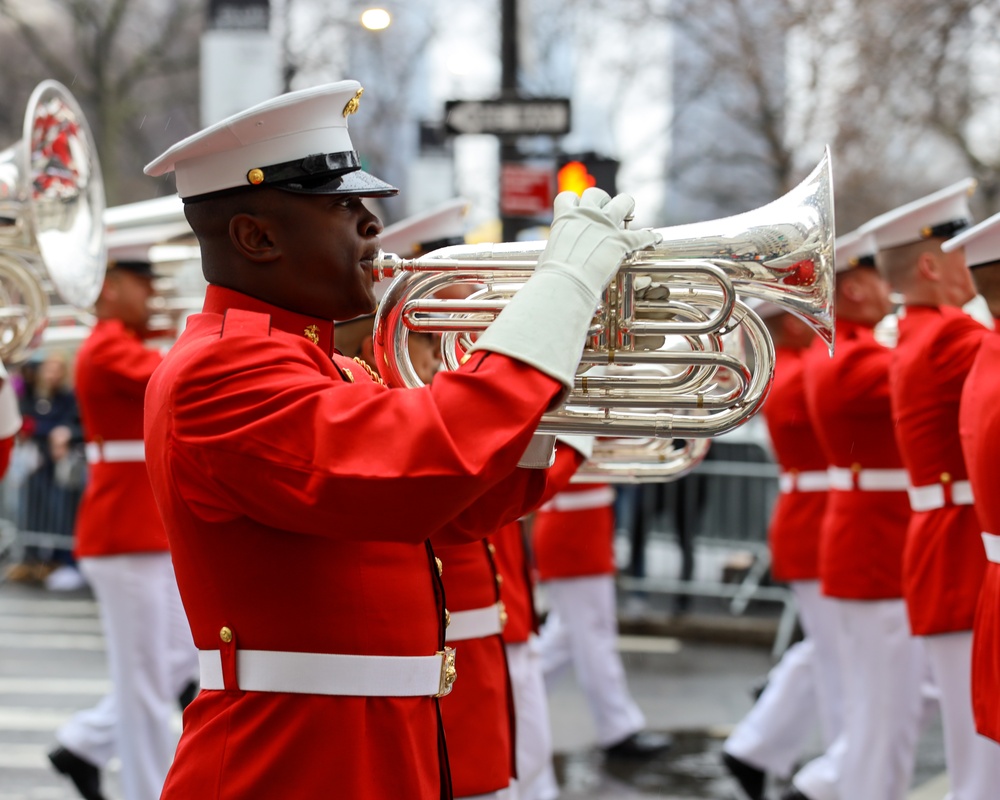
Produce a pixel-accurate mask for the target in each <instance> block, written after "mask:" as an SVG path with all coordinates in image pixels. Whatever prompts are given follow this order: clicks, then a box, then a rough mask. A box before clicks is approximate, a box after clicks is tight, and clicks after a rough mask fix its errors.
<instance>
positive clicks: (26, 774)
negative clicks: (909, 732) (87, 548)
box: [0, 582, 947, 800]
mask: <svg viewBox="0 0 1000 800" xmlns="http://www.w3.org/2000/svg"><path fill="white" fill-rule="evenodd" d="M720 613H721V614H724V612H720ZM732 622H733V625H734V626H735V625H738V624H739V621H738V620H733V621H732ZM623 629H624V628H623ZM713 630H714V632H715V635H714V637H713V638H714V639H715V641H708V640H694V639H687V638H684V639H681V638H673V637H670V636H664V635H659V636H637V635H624V636H622V637H621V639H620V649H621V650H622V655H623V661H624V664H625V667H626V671H627V675H628V681H629V686H630V689H631V691H632V694H633V696H634V697H635V699H636V701H637V702H638V703H639V705H640V706H641V707H642V709H643V711H644V712H645V714H646V717H647V721H648V724H649V727H650V728H651V729H654V730H661V731H668V732H670V733H671V734H672V735H673V736H674V738H675V746H674V748H673V750H672V751H670V752H669V753H668V754H666V755H664V756H662V757H660V758H657V759H654V760H652V761H649V762H643V763H640V764H635V763H625V764H620V763H611V762H607V761H606V760H605V759H604V757H603V754H602V753H601V752H600V751H599V750H598V749H597V748H596V745H595V734H594V727H593V722H592V721H591V719H590V716H589V712H588V710H587V706H586V703H585V702H584V700H583V696H582V694H581V693H580V690H579V688H578V687H577V685H576V683H575V680H574V678H573V676H572V674H571V673H570V674H567V675H566V676H565V677H564V678H563V679H561V680H560V681H558V682H556V683H555V684H554V685H553V686H552V690H551V694H550V713H551V716H552V725H553V737H554V741H555V746H556V750H557V757H556V771H557V775H558V777H559V780H560V784H561V785H562V787H563V793H562V796H561V798H562V800H610V799H611V798H615V799H616V800H640V798H649V797H660V798H667V799H668V800H688V799H689V798H709V799H711V800H742V798H741V796H740V794H739V791H738V789H737V788H736V787H735V784H734V783H733V782H732V781H731V780H730V779H729V778H728V777H727V775H726V774H725V772H724V770H723V769H722V767H721V765H720V760H719V754H720V751H721V746H722V742H723V740H724V738H725V736H726V734H727V733H728V731H729V730H731V728H732V726H733V725H734V724H735V723H736V722H737V721H739V719H740V718H741V717H742V716H743V715H744V714H745V713H746V712H747V710H748V709H749V708H750V705H751V703H752V697H751V689H752V687H753V686H754V685H756V684H757V683H758V682H759V681H760V680H761V679H762V678H763V677H764V676H765V675H766V673H767V670H768V669H769V668H770V666H771V665H772V660H771V657H770V648H769V646H768V645H767V644H761V643H758V644H748V643H746V641H742V643H733V641H728V642H727V641H726V638H727V637H725V636H724V635H721V634H719V630H722V628H720V627H719V626H716V627H715V628H714V629H713ZM734 630H735V629H734ZM731 638H732V639H733V640H734V641H735V640H737V639H740V638H742V639H743V640H745V639H746V637H738V636H735V635H734V636H733V637H731ZM104 659H105V653H104V641H103V637H102V636H101V632H100V625H99V622H98V618H97V609H96V605H95V603H94V601H93V599H92V597H91V596H90V594H89V593H88V592H87V591H86V590H84V591H79V592H72V593H65V594H55V593H50V592H46V591H45V590H44V589H42V588H40V587H33V586H25V585H19V584H10V583H2V582H0V800H74V799H75V798H77V797H78V796H77V795H76V793H75V791H74V790H73V788H72V787H71V786H70V784H69V782H68V781H67V780H66V779H64V778H62V777H61V776H59V775H57V774H55V773H54V772H53V770H52V769H51V767H50V766H49V764H48V761H47V759H46V752H47V751H48V750H49V749H50V748H51V747H52V745H53V744H54V739H53V734H54V731H55V730H56V728H58V727H59V725H60V724H62V722H64V721H65V720H66V719H68V718H69V717H70V715H72V714H73V713H74V712H75V711H77V710H79V709H82V708H87V707H90V706H91V705H93V704H94V703H96V702H97V700H98V699H99V698H100V697H101V696H102V695H103V694H104V693H105V692H106V691H107V690H108V689H109V682H108V678H107V671H106V667H105V660H104ZM174 726H175V730H176V732H177V733H178V735H179V733H180V726H181V718H180V714H179V713H178V714H177V716H176V718H175V720H174ZM816 744H817V743H816V742H814V743H812V744H811V745H810V746H808V747H807V748H806V750H805V752H804V754H803V756H804V757H808V756H809V755H812V754H814V753H815V752H816ZM942 771H943V756H942V755H941V736H940V727H939V725H938V723H937V722H936V721H935V722H934V723H932V724H931V725H930V727H929V728H928V729H927V730H926V731H925V732H924V735H923V738H922V741H921V750H920V754H919V759H918V768H917V772H916V774H915V776H914V787H915V788H914V792H913V793H912V794H911V800H941V798H943V797H944V796H945V794H946V792H947V785H946V782H945V781H944V780H943V778H942V776H941V773H942ZM104 783H105V788H106V793H107V795H108V798H109V800H121V793H120V785H119V782H118V776H117V769H116V765H114V764H112V767H111V769H110V770H108V774H106V775H105V777H104ZM781 786H782V784H781V783H780V782H777V783H774V784H773V785H772V792H773V793H774V796H775V797H777V793H778V792H780V789H781ZM263 800H267V799H263Z"/></svg>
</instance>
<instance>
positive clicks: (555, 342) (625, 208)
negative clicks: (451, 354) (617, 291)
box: [473, 188, 660, 389]
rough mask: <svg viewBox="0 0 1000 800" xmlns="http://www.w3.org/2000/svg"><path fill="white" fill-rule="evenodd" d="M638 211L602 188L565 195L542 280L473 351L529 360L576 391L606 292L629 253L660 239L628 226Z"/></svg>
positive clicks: (539, 272) (520, 295)
mask: <svg viewBox="0 0 1000 800" xmlns="http://www.w3.org/2000/svg"><path fill="white" fill-rule="evenodd" d="M634 207H635V201H634V200H633V199H632V198H631V197H629V196H628V195H624V194H620V195H618V196H617V197H615V198H613V199H612V198H611V197H609V196H608V194H607V193H606V192H603V191H601V190H600V189H596V188H591V189H587V191H585V192H584V193H583V196H582V197H577V196H576V195H575V194H573V193H572V192H562V193H561V194H559V195H558V196H557V197H556V200H555V204H554V206H553V211H554V216H553V220H552V229H551V233H550V235H549V241H548V243H547V244H546V246H545V249H544V250H543V251H542V254H541V255H540V256H539V259H538V264H537V266H536V267H535V272H534V274H533V275H532V276H531V278H530V279H529V280H528V281H527V282H526V283H525V285H524V286H523V287H522V288H521V290H520V291H518V292H517V294H516V295H515V296H514V297H513V298H512V299H511V300H510V302H509V303H508V304H507V307H506V308H505V309H504V310H503V312H502V313H501V314H500V315H499V316H498V317H497V319H496V320H495V321H494V322H493V324H492V325H490V327H489V328H488V329H487V330H486V332H485V333H483V334H482V336H480V337H479V340H478V341H477V342H476V345H475V347H473V350H492V351H493V352H497V353H503V354H504V355H508V356H510V357H511V358H516V359H518V360H519V361H524V362H525V363H527V364H531V365H532V366H533V367H535V368H536V369H538V370H540V371H542V372H544V373H546V374H547V375H550V376H552V377H553V378H555V379H556V380H558V381H560V382H561V383H562V384H563V385H564V386H566V388H567V389H569V388H570V387H571V386H572V385H573V376H574V373H575V371H576V367H577V365H578V364H579V362H580V354H581V353H582V352H583V344H584V340H585V338H586V334H587V329H588V328H589V327H590V323H591V321H592V320H593V317H594V311H595V310H596V308H597V303H598V300H599V299H600V296H601V292H603V291H604V289H605V287H607V285H608V283H609V282H610V280H611V278H612V277H613V276H614V275H615V273H616V272H617V270H618V267H619V265H620V264H621V262H622V259H623V258H624V257H625V256H626V255H628V254H629V253H631V252H633V251H635V250H640V249H643V248H645V247H649V246H651V245H653V244H656V242H658V241H659V240H660V235H659V234H658V233H656V232H655V231H652V230H648V229H647V230H642V229H639V230H625V229H623V228H622V227H621V225H622V222H623V221H624V220H625V218H626V217H628V216H629V215H630V214H631V213H632V209H633V208H634Z"/></svg>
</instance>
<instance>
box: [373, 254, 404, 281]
mask: <svg viewBox="0 0 1000 800" xmlns="http://www.w3.org/2000/svg"><path fill="white" fill-rule="evenodd" d="M402 264H403V259H401V258H400V257H399V256H397V255H396V254H395V253H386V252H383V251H382V250H379V251H378V255H377V256H376V257H375V258H374V260H373V261H372V278H373V279H374V280H376V281H384V280H386V279H389V278H395V277H396V275H397V274H399V271H400V268H401V267H402Z"/></svg>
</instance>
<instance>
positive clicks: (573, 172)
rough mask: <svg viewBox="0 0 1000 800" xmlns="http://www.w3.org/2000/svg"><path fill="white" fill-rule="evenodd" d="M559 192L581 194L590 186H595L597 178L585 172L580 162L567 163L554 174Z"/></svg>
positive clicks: (585, 168)
mask: <svg viewBox="0 0 1000 800" xmlns="http://www.w3.org/2000/svg"><path fill="white" fill-rule="evenodd" d="M556 181H557V183H558V188H559V191H560V192H573V193H575V194H583V193H584V191H585V190H587V189H589V188H590V187H591V186H596V185H597V178H595V177H594V176H593V175H591V174H590V173H589V172H588V171H587V165H586V164H584V163H583V162H582V161H567V162H566V163H565V164H563V166H562V167H561V168H560V169H559V171H558V172H557V173H556Z"/></svg>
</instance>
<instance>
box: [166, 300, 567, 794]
mask: <svg viewBox="0 0 1000 800" xmlns="http://www.w3.org/2000/svg"><path fill="white" fill-rule="evenodd" d="M560 388H561V387H560V386H559V385H558V384H557V383H556V382H555V381H554V380H552V379H550V378H548V377H546V376H545V375H543V374H541V373H539V372H537V371H536V370H534V369H531V368H530V367H528V366H526V365H524V364H521V363H520V362H517V361H514V360H512V359H509V358H505V357H503V356H499V355H496V354H492V353H488V352H482V353H477V354H475V355H473V357H472V358H471V359H470V360H469V361H468V363H467V364H465V365H464V366H463V367H462V369H460V370H458V371H456V372H450V373H443V374H441V375H440V376H439V377H438V379H436V380H435V381H434V385H433V386H431V387H427V388H424V389H415V390H412V391H405V392H403V391H390V390H389V389H387V388H386V387H384V386H382V385H379V384H377V383H375V382H374V381H372V380H371V379H370V378H369V377H368V374H367V372H366V371H365V370H364V369H363V368H362V367H361V366H360V365H359V364H357V363H355V362H354V361H352V360H350V359H347V358H344V357H341V356H339V355H335V354H334V350H333V325H332V323H331V322H329V321H323V320H318V319H313V318H309V317H304V316H301V315H298V314H293V313H290V312H288V311H284V310H282V309H279V308H276V307H273V306H270V305H268V304H266V303H263V302H261V301H258V300H255V299H253V298H250V297H247V296H245V295H242V294H239V293H237V292H233V291H230V290H227V289H222V288H220V287H217V286H210V287H209V289H208V292H207V296H206V300H205V308H204V312H203V313H202V314H199V315H195V316H193V317H192V318H191V319H190V320H189V322H188V325H187V328H186V330H185V331H184V333H183V334H182V335H181V337H180V338H179V340H178V341H177V344H176V345H175V346H174V347H173V348H172V349H171V351H170V353H169V354H168V356H167V358H166V359H165V361H164V363H163V365H162V366H161V368H160V369H158V370H157V372H156V374H155V375H154V376H153V379H152V380H151V381H150V385H149V389H148V391H147V395H146V448H147V465H148V467H149V473H150V478H151V481H152V484H153V491H154V493H155V495H156V499H157V503H158V505H159V507H160V511H161V513H162V516H163V519H164V523H165V526H166V529H167V533H168V536H169V539H170V548H171V554H172V556H173V560H174V566H175V570H176V573H177V582H178V586H179V588H180V592H181V597H182V599H183V601H184V605H185V609H186V611H187V615H188V619H189V621H190V623H191V629H192V633H193V635H194V640H195V643H196V645H197V646H198V648H199V649H200V650H210V651H220V652H221V656H220V657H221V660H222V663H223V673H224V675H226V676H227V677H226V680H227V682H228V683H230V684H234V685H236V686H238V676H235V675H234V674H233V673H234V672H235V668H234V666H232V665H234V664H235V653H236V649H237V648H240V649H247V650H269V651H279V652H300V653H302V652H305V653H336V654H353V655H363V656H367V655H382V656H432V655H433V654H434V653H435V652H436V651H439V650H441V648H442V647H443V646H444V611H445V609H444V603H443V590H442V586H441V582H440V578H439V576H438V571H437V567H436V564H435V559H434V555H433V552H432V550H431V547H430V544H429V542H428V539H429V537H430V536H431V535H432V534H434V533H435V532H441V535H442V537H443V538H445V539H450V540H454V541H460V540H461V539H462V538H465V539H466V540H467V541H473V540H475V539H481V538H482V537H483V536H484V535H486V534H487V533H488V532H490V531H492V530H493V529H494V528H495V524H496V520H497V519H498V518H512V517H513V516H516V515H517V514H518V513H523V510H522V509H519V508H516V506H518V505H522V506H523V508H530V507H531V506H532V505H533V504H534V503H535V502H537V499H538V497H539V496H540V494H541V492H542V490H543V488H544V473H540V472H539V471H537V470H520V469H515V465H516V463H517V460H518V458H519V457H520V455H521V453H522V452H523V451H524V449H525V447H526V446H527V444H528V442H529V440H530V438H531V434H532V431H533V430H534V429H535V427H536V425H537V424H538V420H539V419H540V417H541V414H542V413H543V412H544V411H545V410H546V408H547V407H548V406H549V405H550V404H551V402H552V401H553V400H554V399H555V398H556V397H557V396H558V394H559V392H560ZM223 627H226V628H228V629H230V630H231V632H232V636H231V637H230V636H228V635H227V636H226V639H227V641H222V640H221V638H220V631H221V629H222V628H223ZM457 669H458V680H459V681H461V680H462V670H463V667H462V664H461V663H458V665H457ZM439 708H440V707H439V703H438V700H436V699H434V698H432V697H349V696H330V695H312V694H282V693H275V692H243V691H240V690H239V689H238V688H230V689H225V690H213V691H202V692H201V694H200V695H199V696H198V697H197V698H196V699H195V701H194V702H193V703H192V704H191V705H190V706H188V708H187V711H186V712H185V715H184V732H183V734H182V736H181V741H180V743H179V745H178V748H177V753H176V755H175V758H174V763H173V766H172V767H171V770H170V773H169V775H168V776H167V781H166V784H165V787H164V791H163V797H164V798H166V799H168V800H173V798H178V799H180V798H183V800H188V798H192V797H197V798H226V800H237V799H239V800H259V798H265V797H266V798H270V797H289V798H292V797H295V798H299V797H302V798H307V797H308V798H312V797H331V796H337V797H351V798H358V799H360V800H384V798H396V797H399V798H404V797H405V798H411V797H412V798H429V797H433V798H437V797H449V796H450V794H451V792H450V786H449V781H448V772H447V756H446V751H445V745H444V737H443V735H442V731H441V726H440V716H439Z"/></svg>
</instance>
